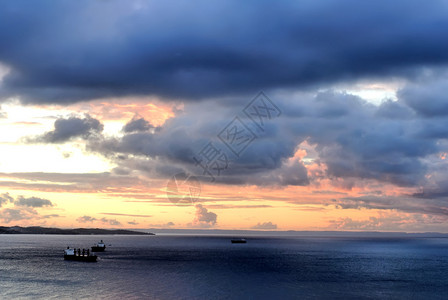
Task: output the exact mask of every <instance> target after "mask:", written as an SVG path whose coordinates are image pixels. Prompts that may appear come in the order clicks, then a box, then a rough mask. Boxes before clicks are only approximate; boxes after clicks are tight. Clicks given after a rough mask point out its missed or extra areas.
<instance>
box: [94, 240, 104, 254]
mask: <svg viewBox="0 0 448 300" xmlns="http://www.w3.org/2000/svg"><path fill="white" fill-rule="evenodd" d="M91 248H92V252H104V250H106V244H104V242H103V240H101V241H100V242H99V243H97V244H96V245H95V246H92V247H91Z"/></svg>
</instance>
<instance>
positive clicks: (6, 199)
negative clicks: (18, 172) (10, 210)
mask: <svg viewBox="0 0 448 300" xmlns="http://www.w3.org/2000/svg"><path fill="white" fill-rule="evenodd" d="M11 202H14V198H13V197H11V196H10V195H9V193H3V194H1V195H0V207H1V206H2V205H3V204H6V203H11Z"/></svg>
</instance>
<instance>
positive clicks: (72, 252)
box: [64, 247, 98, 262]
mask: <svg viewBox="0 0 448 300" xmlns="http://www.w3.org/2000/svg"><path fill="white" fill-rule="evenodd" d="M97 258H98V257H97V256H96V255H92V254H90V253H89V250H88V249H87V251H85V250H84V249H83V251H82V252H81V249H78V250H76V249H70V248H69V247H67V249H65V250H64V259H65V260H74V261H84V262H96V259H97Z"/></svg>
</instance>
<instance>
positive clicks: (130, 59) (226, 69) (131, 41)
mask: <svg viewBox="0 0 448 300" xmlns="http://www.w3.org/2000/svg"><path fill="white" fill-rule="evenodd" d="M180 3H181V2H180ZM180 3H179V5H171V4H168V3H165V2H155V1H151V2H139V3H138V4H139V8H136V6H137V4H136V5H132V4H129V3H128V2H126V3H125V2H121V1H95V2H91V1H87V0H81V1H75V2H65V1H63V2H59V3H57V4H55V3H53V2H52V1H45V0H43V1H39V2H36V3H31V4H30V3H29V2H28V1H20V0H19V1H14V2H2V3H1V7H0V39H1V40H2V43H3V47H2V49H1V50H0V61H1V62H2V63H3V64H4V65H5V66H7V67H8V69H10V70H11V71H10V72H9V73H8V74H7V75H6V76H5V77H4V78H3V82H2V89H1V91H2V92H1V95H2V98H3V99H5V98H7V97H12V96H18V97H19V98H20V99H21V101H23V102H28V103H29V102H33V103H36V102H38V103H43V102H46V103H70V102H74V101H81V100H89V99H98V98H102V97H108V96H120V95H121V96H129V95H131V96H133V95H158V96H161V97H168V98H184V99H186V98H189V99H201V98H204V97H217V96H222V95H225V94H229V93H230V94H234V95H235V94H239V95H241V94H245V95H247V94H252V93H255V92H256V91H257V90H258V89H259V88H260V87H264V88H267V89H270V88H282V87H309V86H315V85H317V84H322V83H328V82H340V81H349V80H352V79H355V78H356V79H357V78H361V77H364V78H370V77H378V76H383V77H387V76H401V77H408V78H413V77H417V75H418V74H419V73H421V72H422V68H421V67H422V66H427V67H431V66H434V65H436V64H446V63H447V61H448V46H447V45H446V43H443V42H441V41H444V40H445V31H444V30H443V29H444V28H446V27H447V25H448V21H447V19H446V13H447V8H446V5H445V2H444V1H441V0H439V1H437V0H436V1H431V2H430V3H423V2H421V1H417V0H411V1H409V0H398V1H394V2H393V3H391V2H389V1H375V2H371V3H368V4H366V3H360V2H359V1H354V0H343V1H339V2H338V3H337V4H336V3H334V2H332V1H325V2H324V3H316V2H315V1H300V2H294V1H282V2H272V1H258V2H257V3H256V4H254V3H253V2H241V1H214V2H213V3H211V2H209V1H198V2H196V3H195V5H181V4H180ZM422 11H424V12H425V13H424V14H422ZM266 16H269V17H268V18H269V22H266ZM228 20H232V22H228ZM50 24H51V26H50ZM118 24H119V25H118ZM167 24H169V26H167ZM224 24H225V25H224ZM416 28H418V30H416ZM36 36H39V39H36V38H35V37H36ZM367 37H368V38H367ZM30 49H32V50H30Z"/></svg>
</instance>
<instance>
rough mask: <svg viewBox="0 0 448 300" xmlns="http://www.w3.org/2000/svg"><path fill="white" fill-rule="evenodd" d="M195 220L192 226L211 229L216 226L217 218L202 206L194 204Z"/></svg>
mask: <svg viewBox="0 0 448 300" xmlns="http://www.w3.org/2000/svg"><path fill="white" fill-rule="evenodd" d="M195 207H196V212H195V218H194V221H193V225H194V226H199V227H212V226H214V225H216V221H217V218H218V216H217V215H216V214H215V213H214V212H211V211H208V209H207V208H205V207H203V206H202V204H196V206H195Z"/></svg>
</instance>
